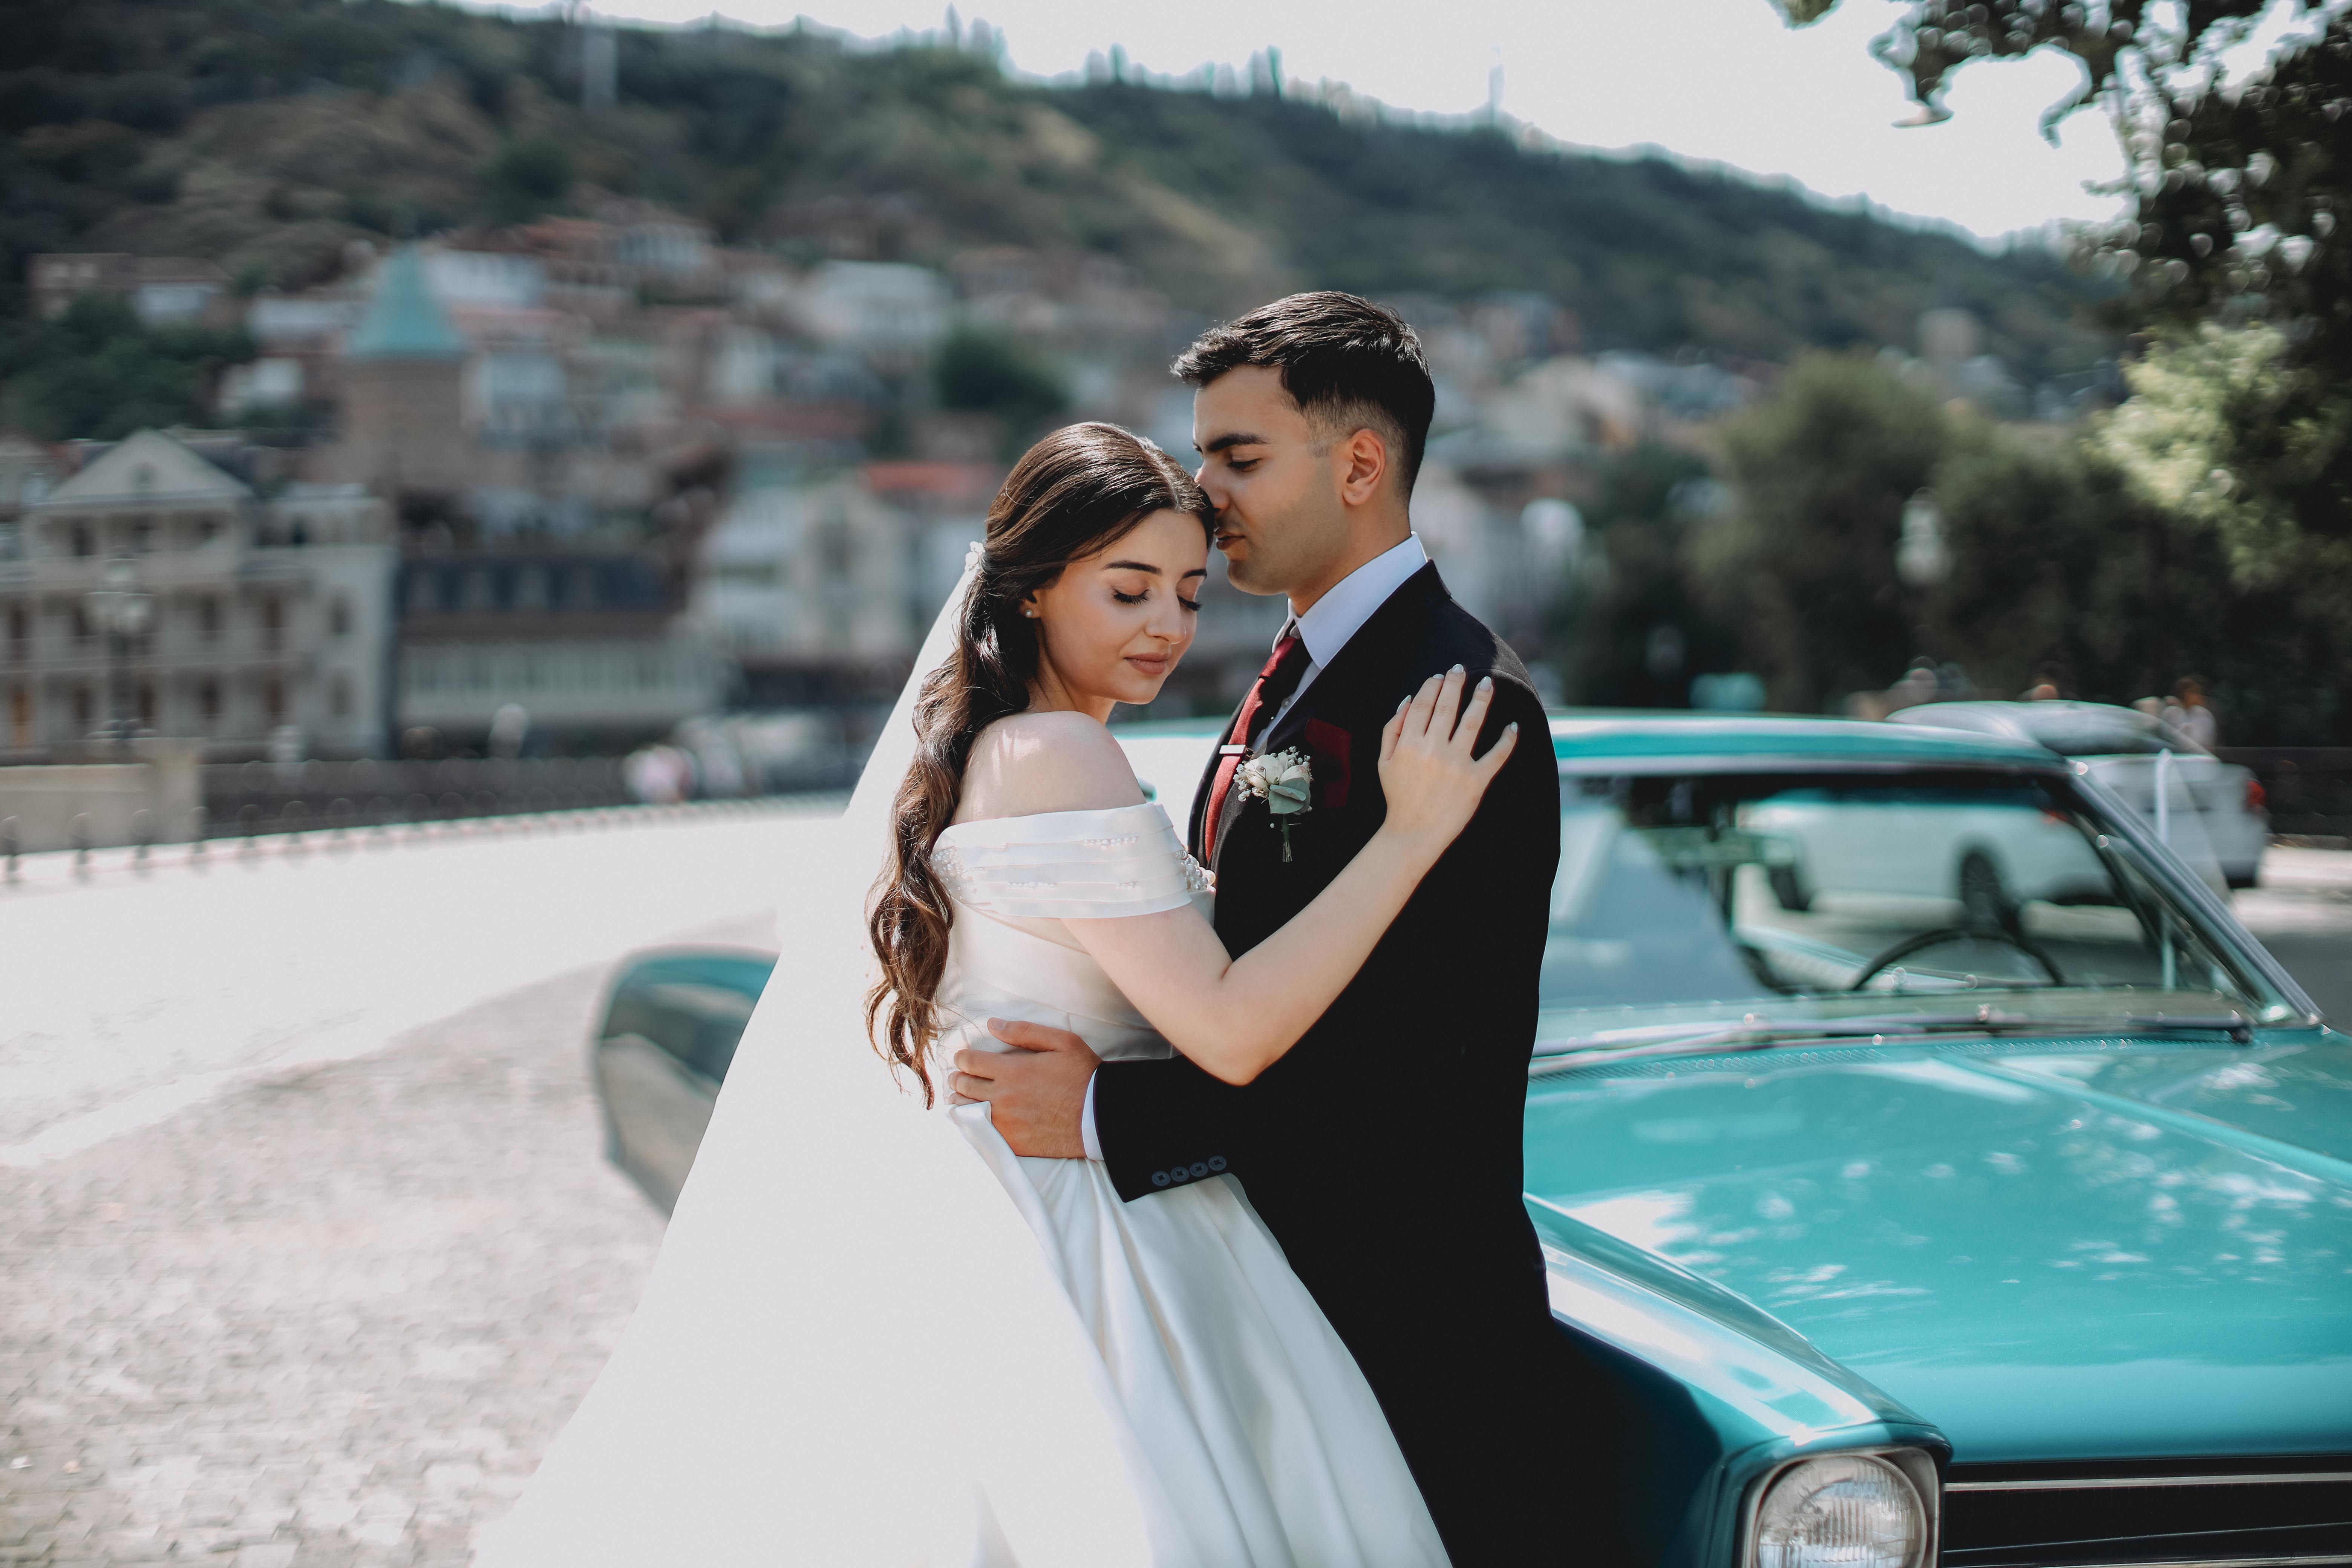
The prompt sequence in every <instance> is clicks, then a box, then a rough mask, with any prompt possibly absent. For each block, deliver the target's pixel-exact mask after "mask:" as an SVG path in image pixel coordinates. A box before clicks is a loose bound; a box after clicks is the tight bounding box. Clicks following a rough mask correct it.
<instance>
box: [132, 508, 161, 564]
mask: <svg viewBox="0 0 2352 1568" xmlns="http://www.w3.org/2000/svg"><path fill="white" fill-rule="evenodd" d="M154 548H155V525H154V524H153V523H152V522H150V521H147V520H146V519H145V518H143V517H142V518H135V519H133V520H132V521H131V554H133V555H144V554H146V553H147V552H149V551H151V550H152V549H154Z"/></svg>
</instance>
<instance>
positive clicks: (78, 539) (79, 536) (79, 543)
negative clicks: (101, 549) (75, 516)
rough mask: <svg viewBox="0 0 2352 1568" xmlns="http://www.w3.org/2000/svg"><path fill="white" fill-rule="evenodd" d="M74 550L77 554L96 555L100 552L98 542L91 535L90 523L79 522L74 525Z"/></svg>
mask: <svg viewBox="0 0 2352 1568" xmlns="http://www.w3.org/2000/svg"><path fill="white" fill-rule="evenodd" d="M73 552H74V553H75V554H76V555H94V554H96V553H97V552H98V544H97V542H96V541H94V540H93V539H91V537H90V532H89V524H88V523H86V522H77V523H75V524H74V525H73Z"/></svg>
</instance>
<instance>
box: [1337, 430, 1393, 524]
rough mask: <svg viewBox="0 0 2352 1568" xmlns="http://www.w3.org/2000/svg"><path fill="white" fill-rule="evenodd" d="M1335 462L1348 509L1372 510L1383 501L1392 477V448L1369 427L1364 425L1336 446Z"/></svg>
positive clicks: (1341, 493)
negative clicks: (1390, 463) (1390, 465)
mask: <svg viewBox="0 0 2352 1568" xmlns="http://www.w3.org/2000/svg"><path fill="white" fill-rule="evenodd" d="M1331 455H1332V460H1333V463H1334V465H1335V466H1336V467H1337V468H1338V469H1339V499H1340V500H1342V501H1344V502H1346V503H1347V504H1348V505H1349V506H1351V507H1354V506H1370V504H1372V502H1373V501H1374V500H1378V499H1379V497H1380V493H1381V486H1382V485H1384V484H1385V483H1386V482H1387V481H1388V477H1389V444H1388V442H1387V440H1386V439H1385V438H1384V437H1382V436H1381V433H1380V432H1379V431H1377V430H1375V429H1373V428H1372V427H1371V426H1369V425H1360V426H1357V427H1356V429H1355V432H1354V433H1353V434H1352V435H1350V436H1349V437H1347V438H1346V439H1345V440H1343V441H1340V442H1339V443H1337V444H1336V446H1335V447H1334V448H1333V451H1332V454H1331Z"/></svg>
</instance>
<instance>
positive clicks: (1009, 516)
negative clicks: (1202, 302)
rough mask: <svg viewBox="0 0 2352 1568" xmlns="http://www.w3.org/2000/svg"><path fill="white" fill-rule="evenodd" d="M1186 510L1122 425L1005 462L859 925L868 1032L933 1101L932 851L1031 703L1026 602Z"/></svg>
mask: <svg viewBox="0 0 2352 1568" xmlns="http://www.w3.org/2000/svg"><path fill="white" fill-rule="evenodd" d="M1161 511H1181V512H1188V513H1190V514H1191V515H1192V516H1194V517H1197V518H1199V519H1200V520H1201V525H1202V528H1203V529H1204V530H1209V531H1214V527H1215V523H1214V516H1213V511H1212V510H1211V508H1210V505H1209V501H1208V498H1207V497H1206V496H1204V495H1202V492H1201V487H1200V486H1199V485H1197V484H1195V483H1194V482H1193V480H1192V475H1190V474H1188V473H1186V472H1185V471H1184V469H1183V467H1182V466H1181V464H1179V463H1178V462H1177V461H1176V460H1175V459H1174V458H1171V457H1170V456H1169V455H1168V454H1167V453H1165V452H1163V451H1161V450H1160V448H1159V447H1155V446H1153V445H1152V444H1151V443H1150V442H1149V441H1146V440H1143V439H1142V438H1140V437H1137V436H1134V435H1132V434H1130V433H1129V432H1128V431H1126V430H1122V429H1120V428H1119V427H1118V426H1116V425H1072V426H1066V427H1065V428H1063V429H1060V430H1056V431H1055V432H1054V433H1053V434H1052V435H1050V436H1048V437H1045V439H1044V440H1042V441H1040V442H1038V443H1037V444H1036V445H1035V446H1034V447H1030V448H1029V450H1028V452H1027V453H1026V454H1025V455H1024V457H1023V458H1022V459H1021V461H1020V462H1018V463H1016V464H1014V465H1013V472H1012V474H1011V475H1010V476H1009V477H1008V478H1007V479H1005V481H1004V488H1003V489H1000V490H998V491H997V492H996V500H995V502H994V504H992V506H991V507H990V508H989V510H988V536H987V541H986V546H985V553H984V558H983V559H982V562H981V563H980V570H979V572H978V573H977V574H975V576H974V577H973V579H972V584H971V593H970V595H968V596H967V597H966V598H965V600H964V602H963V607H962V611H961V617H960V619H959V621H958V624H957V626H956V640H955V650H954V651H953V652H952V653H950V655H949V656H948V658H947V662H946V663H944V664H942V665H940V667H939V668H937V669H935V670H933V671H932V672H931V673H930V675H929V677H928V678H926V679H925V680H924V681H923V688H922V691H921V693H920V694H919V696H918V697H917V699H916V701H915V734H916V742H915V760H914V762H913V763H911V764H909V765H908V769H907V776H906V778H905V780H904V781H903V782H901V783H900V784H899V785H898V798H897V800H896V801H895V802H894V803H893V805H892V806H891V813H890V862H889V865H888V866H887V868H885V869H884V871H883V873H882V876H881V879H879V880H878V881H877V882H876V883H875V887H874V897H873V900H872V901H871V903H870V904H869V906H868V910H867V915H866V931H867V935H868V937H869V939H870V940H871V941H872V942H873V944H874V952H875V956H876V957H877V958H878V959H880V960H881V963H882V978H881V979H880V980H879V981H878V982H877V983H876V984H875V986H874V989H873V990H871V991H869V992H868V993H866V1032H867V1034H868V1036H869V1037H876V1029H877V1025H878V1026H880V1032H879V1035H878V1037H876V1045H877V1049H879V1050H880V1051H881V1053H882V1055H883V1056H884V1057H885V1058H887V1059H888V1061H889V1062H890V1065H891V1068H892V1070H893V1071H896V1070H897V1069H898V1068H902V1067H903V1068H912V1069H913V1070H914V1073H915V1076H916V1077H917V1078H918V1079H920V1080H921V1083H922V1088H923V1103H924V1104H926V1105H929V1103H931V1079H930V1073H929V1055H930V1047H931V1042H932V1040H933V1039H934V1038H935V1037H937V1036H938V1034H939V1011H938V1005H937V1003H936V1001H935V998H936V996H937V995H938V993H939V984H940V973H941V971H943V970H944V969H945V968H946V966H947V959H948V927H949V924H950V921H951V920H952V918H953V917H952V915H951V914H950V908H949V904H948V896H947V890H946V889H945V888H943V887H942V886H941V885H940V879H939V875H938V873H937V872H935V871H933V870H932V869H931V848H932V846H933V845H934V844H936V843H937V842H938V840H939V837H940V831H941V830H942V829H944V828H945V827H946V826H948V824H949V823H950V822H952V821H953V820H954V819H955V813H956V804H957V802H958V801H960V800H961V798H962V796H963V770H964V764H965V763H967V762H969V761H970V760H971V743H972V741H973V739H974V737H976V736H978V735H979V733H980V732H981V731H982V730H985V729H986V728H988V726H989V725H991V724H993V723H994V722H996V721H998V720H999V719H1003V718H1004V717H1006V716H1007V715H1009V714H1013V713H1019V712H1022V711H1024V710H1026V709H1027V708H1028V706H1029V700H1030V690H1029V683H1030V681H1031V680H1033V679H1035V677H1036V674H1037V627H1036V625H1035V623H1034V622H1033V621H1031V620H1030V619H1029V618H1028V617H1027V616H1024V615H1023V614H1022V613H1021V606H1022V602H1023V601H1024V600H1025V599H1027V598H1028V597H1029V595H1032V594H1034V593H1036V592H1037V591H1038V590H1039V589H1041V588H1049V587H1051V586H1053V584H1054V582H1055V579H1056V578H1058V577H1060V576H1061V574H1062V570H1063V568H1064V567H1066V566H1067V565H1069V563H1071V562H1073V561H1079V560H1083V559H1085V558H1086V557H1087V556H1089V555H1092V554H1094V553H1095V552H1097V551H1100V550H1105V549H1108V547H1109V546H1111V545H1113V544H1116V543H1117V542H1118V541H1119V540H1121V539H1123V538H1125V537H1126V536H1127V535H1128V534H1129V532H1131V531H1133V530H1134V529H1135V527H1136V525H1137V524H1139V523H1140V522H1141V521H1143V520H1144V519H1145V518H1147V517H1150V516H1151V515H1152V514H1153V513H1154V512H1161Z"/></svg>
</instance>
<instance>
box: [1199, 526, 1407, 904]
mask: <svg viewBox="0 0 2352 1568" xmlns="http://www.w3.org/2000/svg"><path fill="white" fill-rule="evenodd" d="M1445 597H1446V593H1445V583H1444V579H1442V578H1440V577H1439V576H1438V574H1437V566H1436V563H1434V562H1433V563H1430V564H1428V565H1425V566H1423V568H1422V569H1421V570H1420V571H1418V572H1416V573H1414V574H1412V576H1410V577H1408V578H1406V579H1405V580H1404V581H1403V582H1402V583H1400V584H1397V590H1396V592H1395V593H1393V594H1391V595H1389V596H1388V597H1387V598H1386V599H1384V600H1382V601H1381V607H1380V608H1379V609H1377V610H1374V611H1373V612H1372V615H1371V618H1370V620H1367V621H1366V622H1365V623H1364V624H1363V625H1362V626H1359V627H1357V628H1356V635H1355V636H1353V637H1349V639H1348V641H1347V643H1346V644H1345V646H1343V647H1341V648H1340V649H1339V653H1338V655H1337V656H1335V657H1334V658H1332V660H1331V662H1330V663H1329V664H1328V665H1326V666H1324V667H1323V668H1322V669H1321V670H1320V671H1318V673H1317V675H1316V677H1315V683H1314V684H1313V685H1312V686H1309V687H1308V688H1307V689H1306V690H1305V691H1303V692H1301V693H1300V694H1299V697H1298V700H1297V701H1296V702H1294V703H1292V704H1291V705H1290V711H1289V712H1287V713H1286V714H1284V715H1283V716H1282V721H1281V722H1279V723H1277V724H1276V725H1275V726H1274V728H1273V729H1271V730H1268V731H1266V732H1265V735H1264V736H1263V737H1262V738H1261V739H1260V740H1259V742H1258V744H1257V748H1256V749H1257V750H1258V751H1260V752H1278V751H1281V750H1283V749H1284V748H1285V747H1286V746H1288V745H1290V744H1291V743H1292V742H1295V741H1297V739H1298V738H1299V737H1300V736H1301V735H1302V734H1304V733H1305V731H1306V728H1307V720H1308V719H1309V718H1311V717H1313V716H1315V715H1316V714H1318V713H1321V712H1328V711H1331V710H1332V708H1331V705H1332V704H1333V703H1334V702H1336V701H1338V700H1341V699H1342V698H1343V696H1344V694H1346V693H1348V692H1349V691H1352V690H1354V689H1358V688H1364V689H1372V690H1385V689H1387V688H1389V687H1391V686H1395V685H1397V684H1398V681H1399V680H1400V679H1402V677H1400V676H1395V675H1392V674H1391V668H1392V667H1397V666H1399V665H1400V664H1401V662H1402V658H1403V656H1404V654H1405V652H1406V651H1407V649H1408V648H1409V647H1411V646H1412V643H1411V639H1409V638H1407V637H1404V636H1403V635H1402V633H1403V632H1404V631H1405V629H1406V628H1407V627H1408V626H1412V625H1415V624H1417V623H1418V622H1420V621H1423V620H1425V619H1426V618H1427V616H1428V614H1429V608H1430V606H1431V605H1434V604H1436V603H1438V602H1440V601H1442V600H1444V598H1445ZM1247 700H1248V698H1247V697H1244V698H1243V701H1244V702H1246V701H1247ZM1240 716H1241V704H1240V703H1235V704H1234V710H1233V711H1232V712H1231V713H1228V714H1227V715H1225V722H1224V727H1223V729H1221V730H1219V731H1217V733H1218V734H1219V735H1220V736H1224V735H1230V734H1232V733H1233V732H1234V720H1235V719H1237V718H1239V717H1240ZM1218 744H1219V745H1220V746H1223V744H1224V742H1223V741H1222V740H1220V741H1219V742H1218ZM1217 761H1218V753H1217V752H1210V753H1209V761H1208V765H1207V766H1205V767H1204V768H1202V770H1201V782H1200V783H1199V784H1197V785H1196V786H1194V788H1193V791H1192V814H1191V816H1189V817H1188V818H1187V827H1186V832H1185V843H1186V847H1188V848H1189V849H1191V851H1192V855H1193V856H1194V858H1201V843H1202V835H1203V830H1204V828H1205V827H1206V826H1207V824H1206V821H1205V818H1206V817H1207V816H1208V810H1209V791H1210V790H1211V789H1212V788H1213V787H1214V785H1215V784H1216V782H1217ZM1203 864H1206V861H1205V860H1203ZM1212 869H1214V868H1212Z"/></svg>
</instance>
